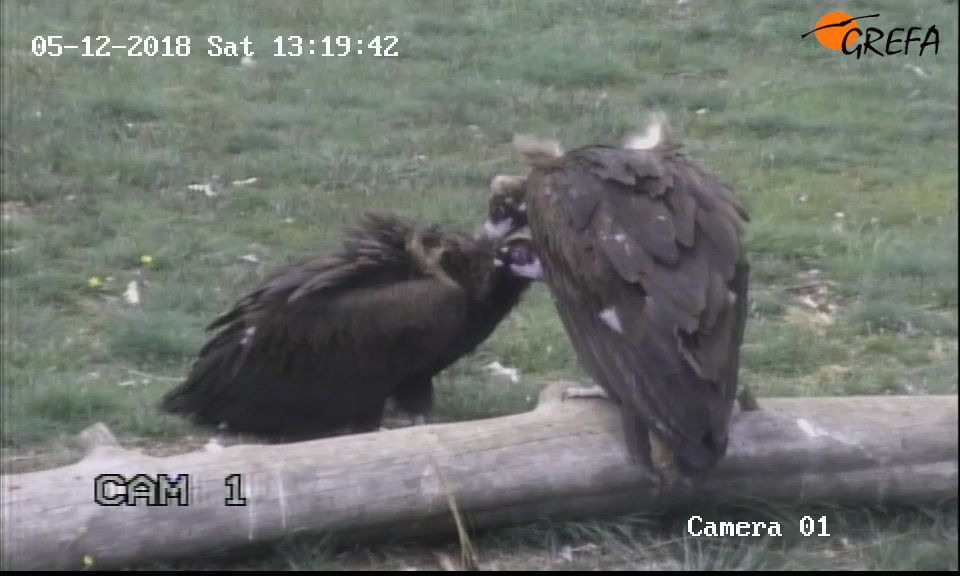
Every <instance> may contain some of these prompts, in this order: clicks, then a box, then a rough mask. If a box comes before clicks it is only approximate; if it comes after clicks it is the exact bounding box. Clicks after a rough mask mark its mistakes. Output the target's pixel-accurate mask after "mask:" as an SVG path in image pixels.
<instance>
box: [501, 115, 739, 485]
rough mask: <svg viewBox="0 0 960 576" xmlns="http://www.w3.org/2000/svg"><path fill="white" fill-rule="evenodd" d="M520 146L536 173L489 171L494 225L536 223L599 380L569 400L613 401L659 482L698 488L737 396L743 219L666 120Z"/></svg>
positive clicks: (563, 312) (568, 323)
mask: <svg viewBox="0 0 960 576" xmlns="http://www.w3.org/2000/svg"><path fill="white" fill-rule="evenodd" d="M514 145H515V147H516V148H517V149H518V150H519V151H520V152H521V153H522V154H523V155H524V156H525V157H526V159H527V163H528V164H529V165H530V171H529V174H528V175H527V176H498V177H496V178H494V180H493V182H492V184H491V188H492V192H493V193H492V196H491V200H490V206H489V220H488V221H487V223H486V226H485V230H486V234H487V235H488V236H489V237H503V236H505V235H506V234H509V233H510V232H512V231H513V230H515V229H517V228H518V227H521V226H525V225H528V224H529V228H530V232H531V234H532V238H533V242H534V249H535V251H536V253H537V254H538V256H539V259H540V262H541V265H542V267H543V274H544V281H545V282H546V283H547V285H548V287H549V290H550V292H551V295H552V297H553V300H554V303H555V305H556V308H557V310H558V312H559V315H560V318H561V320H562V322H563V324H564V327H565V329H566V332H567V334H568V335H569V337H570V340H571V343H572V345H573V348H574V350H575V351H576V354H577V356H578V358H579V359H580V362H581V363H582V365H583V366H584V367H585V369H586V370H587V372H588V373H589V375H590V376H591V377H592V378H593V379H594V380H595V381H596V383H597V384H599V385H600V388H594V389H593V392H590V391H587V392H585V391H584V389H580V390H579V391H577V390H572V391H570V392H569V393H568V394H567V397H568V398H569V397H578V396H579V397H585V396H597V395H602V396H606V397H608V398H610V399H611V400H613V401H615V402H617V403H618V404H619V405H620V406H621V409H622V413H623V423H624V432H625V439H626V442H627V446H628V448H629V451H630V456H631V458H632V460H633V461H634V462H636V463H639V464H641V465H645V466H646V467H647V469H648V470H649V469H650V466H651V465H652V469H653V470H654V471H655V472H656V474H653V475H651V476H652V478H654V479H656V480H660V481H664V482H668V483H669V482H673V481H677V480H681V481H684V482H686V483H693V484H696V483H699V482H700V481H702V480H703V479H704V478H705V476H706V474H707V473H708V472H709V471H710V470H712V469H713V468H714V467H715V466H716V465H717V463H718V462H719V461H720V460H721V459H722V458H723V457H724V455H725V454H726V449H727V427H728V422H729V419H730V417H731V414H732V410H733V405H734V402H735V400H736V397H737V379H738V367H739V357H740V352H739V350H740V345H741V342H742V340H743V334H744V325H745V322H746V317H747V279H748V273H749V266H748V263H747V259H746V256H745V255H744V251H743V246H742V234H743V228H744V225H745V223H746V222H747V221H748V215H747V214H746V212H745V210H744V209H743V208H742V207H741V206H740V205H739V204H738V203H737V200H736V199H735V198H734V196H733V194H732V192H731V190H730V189H729V188H728V187H727V186H726V185H724V184H723V183H721V182H720V181H719V180H718V179H717V178H716V177H714V176H713V175H711V174H710V173H709V172H707V171H706V170H705V169H704V168H702V167H700V166H698V165H697V164H696V163H694V162H692V161H691V160H690V159H689V158H687V156H685V155H684V154H683V152H682V151H681V150H680V148H679V147H678V146H675V145H672V144H671V143H670V142H669V141H668V138H667V137H666V127H665V126H664V125H663V124H662V123H661V122H659V121H658V122H655V123H654V124H652V125H651V126H650V128H648V131H647V133H646V135H643V136H639V137H631V138H628V139H627V140H626V141H625V142H624V144H623V145H621V146H588V147H583V148H579V149H576V150H571V151H569V152H566V153H564V152H563V151H562V150H561V147H560V145H559V144H558V143H556V142H554V141H550V140H538V139H535V138H531V137H518V138H516V139H515V141H514ZM587 390H590V389H587ZM746 402H747V398H746V397H744V398H742V404H741V405H742V406H743V407H744V408H745V409H746V408H747V406H746ZM751 408H752V407H751Z"/></svg>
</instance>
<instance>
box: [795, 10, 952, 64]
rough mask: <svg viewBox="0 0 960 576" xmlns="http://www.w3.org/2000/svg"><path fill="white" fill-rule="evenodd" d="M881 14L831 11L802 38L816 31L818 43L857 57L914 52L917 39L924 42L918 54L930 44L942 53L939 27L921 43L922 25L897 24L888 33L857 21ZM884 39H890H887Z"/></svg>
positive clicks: (921, 54)
mask: <svg viewBox="0 0 960 576" xmlns="http://www.w3.org/2000/svg"><path fill="white" fill-rule="evenodd" d="M879 16H880V14H867V15H865V16H850V15H849V14H845V13H843V12H829V13H827V14H824V15H823V16H821V17H820V19H819V20H817V25H816V27H814V29H813V30H811V31H809V32H807V33H806V34H803V35H801V36H800V38H801V39H804V38H806V37H807V36H809V35H811V34H814V35H815V36H816V39H817V41H818V42H820V43H821V44H823V45H824V46H826V47H827V48H830V49H831V50H842V51H843V53H844V54H847V55H851V54H856V55H857V60H859V59H860V56H865V55H866V54H867V53H868V52H873V53H874V54H876V55H877V56H880V57H881V58H882V57H884V56H894V55H897V54H902V55H903V56H908V55H909V54H910V44H912V43H914V42H916V43H919V44H920V47H919V52H918V49H917V48H916V47H915V48H914V49H913V52H914V53H915V54H917V56H923V54H924V50H926V49H927V47H930V46H932V47H933V53H934V54H938V53H939V52H940V33H939V32H938V31H937V27H936V26H930V27H929V28H927V32H926V35H925V36H924V37H923V41H922V42H921V39H920V34H919V32H920V31H921V30H923V28H921V27H920V26H910V27H908V28H903V27H896V28H893V29H891V30H890V31H889V33H887V32H885V31H884V30H882V29H880V28H875V27H873V26H870V27H868V28H867V30H866V32H864V31H863V30H862V29H861V28H860V27H859V25H858V24H857V21H858V20H866V19H867V18H877V17H879ZM860 36H863V42H861V43H859V44H856V45H854V42H856V41H857V39H858V38H860ZM884 38H886V39H885V40H884Z"/></svg>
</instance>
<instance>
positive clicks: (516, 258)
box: [510, 247, 543, 280]
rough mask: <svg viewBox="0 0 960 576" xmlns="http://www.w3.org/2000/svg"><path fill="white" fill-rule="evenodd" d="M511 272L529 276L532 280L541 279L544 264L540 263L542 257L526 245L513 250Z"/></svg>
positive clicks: (516, 274) (520, 275) (523, 276)
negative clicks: (538, 256)
mask: <svg viewBox="0 0 960 576" xmlns="http://www.w3.org/2000/svg"><path fill="white" fill-rule="evenodd" d="M510 272H511V273H513V275H514V276H519V277H520V278H529V279H530V280H541V279H542V278H543V266H541V265H540V259H539V258H537V256H536V255H535V254H534V253H533V252H531V251H530V250H528V249H527V248H525V247H519V248H514V249H513V250H511V255H510Z"/></svg>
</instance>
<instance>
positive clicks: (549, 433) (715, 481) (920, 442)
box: [2, 383, 958, 569]
mask: <svg viewBox="0 0 960 576" xmlns="http://www.w3.org/2000/svg"><path fill="white" fill-rule="evenodd" d="M567 385H569V383H568V384H567ZM564 386H565V385H564V384H563V383H557V384H554V385H551V386H549V387H547V388H546V389H545V390H544V392H543V394H542V395H541V399H540V404H539V405H538V407H537V408H536V409H535V410H533V411H532V412H528V413H524V414H519V415H514V416H507V417H502V418H495V419H489V420H479V421H470V422H460V423H454V424H440V425H428V426H418V427H410V428H401V429H395V430H390V431H385V432H375V433H370V434H362V435H352V436H340V437H336V438H330V439H325V440H318V441H313V442H304V443H298V444H288V445H270V446H263V445H241V446H233V447H228V448H225V449H223V450H220V451H197V452H192V453H187V454H179V455H175V456H169V457H165V458H154V457H150V456H146V455H143V454H140V453H138V452H133V451H130V450H125V449H123V448H121V447H119V446H118V445H116V443H115V441H111V440H110V435H109V433H107V434H104V430H99V431H95V433H94V434H88V435H87V437H88V438H94V439H95V438H98V437H99V438H101V440H100V441H96V440H90V442H92V443H94V444H96V445H97V447H96V448H94V449H93V450H92V451H91V452H90V454H89V455H88V456H87V457H86V458H84V459H82V460H81V461H80V462H78V463H76V464H73V465H70V466H65V467H61V468H57V469H52V470H44V471H38V472H31V473H25V474H11V475H6V476H3V477H2V524H3V533H2V545H3V550H2V559H3V565H4V567H5V568H6V569H38V568H42V569H77V568H83V567H84V566H85V565H86V566H87V567H89V565H90V564H92V565H93V567H95V568H112V567H117V566H132V565H135V564H138V563H142V562H147V561H156V560H165V559H166V560H172V559H178V558H190V557H197V556H199V555H203V554H206V553H211V552H215V551H220V550H227V549H233V548H238V547H242V546H245V545H248V544H251V543H263V542H266V541H270V540H273V539H276V538H279V537H282V536H285V535H289V534H292V533H294V532H297V531H302V530H309V531H318V532H326V533H333V534H335V535H336V536H337V538H338V539H339V540H341V541H343V540H350V539H361V540H365V541H370V540H372V539H391V538H393V537H402V538H416V537H426V536H437V535H455V534H456V527H455V524H454V520H453V515H452V513H451V509H450V504H449V502H448V496H447V493H446V492H445V490H444V485H447V486H449V488H450V490H451V492H452V495H453V497H454V498H455V502H456V505H457V506H458V508H459V511H460V513H461V514H462V515H463V516H464V517H465V519H466V521H467V522H468V525H469V527H470V529H472V530H476V529H485V528H492V527H499V526H505V525H510V524H517V523H524V522H529V521H533V520H537V519H542V518H555V519H572V518H583V517H596V516H600V515H605V514H610V513H626V512H630V511H637V510H650V509H653V508H658V509H662V507H664V506H672V505H678V504H689V503H696V502H706V501H709V502H712V503H715V502H720V501H723V502H735V501H739V502H743V501H744V500H754V501H755V500H761V501H776V502H789V503H798V502H833V503H893V502H911V501H918V500H926V499H941V498H950V497H955V496H956V494H957V487H958V484H957V478H958V475H957V449H958V443H957V396H909V397H896V396H881V397H839V398H780V399H774V398H766V399H762V400H761V410H760V411H757V412H745V413H740V414H737V415H736V416H735V423H734V425H733V427H732V437H731V444H730V448H729V454H728V456H727V458H726V459H725V460H724V461H723V462H722V464H721V466H720V467H719V469H718V470H717V471H716V473H715V474H714V475H713V477H712V478H711V479H710V480H709V481H708V482H707V483H706V485H704V486H703V487H702V488H701V489H700V490H699V491H694V490H690V489H682V488H678V489H669V490H665V491H662V492H659V493H658V492H657V491H656V490H655V489H653V488H651V487H650V486H649V485H648V484H647V483H646V481H645V480H644V479H643V478H642V476H641V475H640V474H639V473H637V471H636V470H635V469H633V468H631V467H630V466H629V465H628V464H627V459H626V458H627V455H626V449H625V447H624V446H623V442H622V437H621V429H620V420H619V418H618V416H617V412H616V410H615V409H614V408H613V407H612V406H611V405H610V404H608V403H607V402H606V401H603V400H585V399H576V400H567V401H566V402H563V401H561V400H560V399H559V394H560V391H561V390H562V389H563V388H564ZM103 438H106V440H102V439H103ZM438 470H439V471H442V474H443V476H442V478H441V476H440V475H439V474H438ZM110 473H113V474H123V475H126V476H132V475H135V474H149V475H152V476H154V477H155V476H156V475H159V474H169V475H172V476H176V475H180V474H188V475H189V479H190V480H189V504H188V505H185V506H182V505H177V504H176V502H175V501H174V502H173V503H171V504H170V505H168V506H145V505H143V504H142V503H141V504H140V505H137V506H101V505H98V504H97V503H96V502H95V500H94V479H95V478H96V477H97V476H98V475H100V474H110ZM233 474H239V475H240V478H242V484H241V486H242V489H243V492H244V493H243V496H244V497H245V498H246V505H244V506H228V505H225V500H226V499H227V498H228V490H229V489H228V488H227V484H228V483H229V481H228V480H227V478H228V477H229V476H230V475H233Z"/></svg>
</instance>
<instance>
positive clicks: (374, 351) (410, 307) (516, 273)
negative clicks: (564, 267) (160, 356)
mask: <svg viewBox="0 0 960 576" xmlns="http://www.w3.org/2000/svg"><path fill="white" fill-rule="evenodd" d="M537 277H539V263H538V261H537V260H536V257H535V255H534V252H533V251H532V249H531V245H530V240H529V237H528V236H527V235H524V234H523V233H522V232H518V233H517V234H514V235H513V236H511V237H507V238H504V239H490V238H486V237H480V238H471V237H469V236H466V235H462V234H459V233H453V232H448V231H444V230H442V229H440V228H439V227H437V226H418V225H414V224H412V223H410V222H407V221H406V220H402V219H400V218H397V217H394V216H381V215H367V216H366V217H365V218H364V219H363V221H362V223H361V225H360V226H359V227H357V228H355V229H353V230H350V231H349V233H348V234H346V236H345V238H344V240H343V242H342V245H341V247H340V248H339V250H337V251H333V252H330V253H327V254H324V255H321V256H317V257H314V258H312V259H308V260H305V261H302V262H300V263H298V264H296V265H294V266H291V267H289V268H287V269H285V270H282V271H280V272H279V273H276V274H274V275H273V276H271V277H270V278H268V279H267V280H266V281H264V282H263V283H262V284H261V285H260V286H259V287H258V288H257V289H256V290H254V291H253V292H251V293H249V294H248V295H247V296H245V297H244V298H242V299H241V300H240V301H239V302H238V303H237V304H236V305H235V306H234V307H233V309H231V310H230V311H229V312H227V313H226V314H223V315H222V316H220V317H219V318H217V319H216V320H214V322H213V323H212V324H210V326H209V327H208V329H210V330H213V329H218V332H217V333H216V334H215V335H214V336H212V337H211V338H210V340H209V341H208V342H207V343H206V344H205V345H204V347H203V348H202V349H201V351H200V354H199V358H198V359H197V360H196V361H195V363H194V365H193V367H192V370H191V371H190V373H189V375H188V377H187V379H186V380H185V381H184V382H183V383H181V384H180V385H179V386H177V387H176V388H174V389H173V390H171V391H170V392H168V393H167V395H166V396H165V397H164V398H163V399H162V401H161V409H162V410H163V411H166V412H170V413H176V414H180V415H184V416H187V417H189V418H191V419H193V420H194V421H195V422H198V423H201V424H208V425H224V424H225V425H226V427H227V428H228V429H229V430H231V431H235V432H242V433H250V434H254V435H258V436H261V437H264V438H267V439H271V440H279V441H294V440H305V439H310V438H315V437H321V436H325V435H329V434H331V433H336V432H338V431H341V430H344V429H348V430H352V431H354V432H362V431H370V430H376V429H377V428H379V426H380V423H381V419H382V417H383V413H384V408H385V403H386V402H387V400H388V398H393V400H394V401H395V402H396V404H397V407H398V408H399V409H400V410H402V411H404V412H406V413H407V414H409V415H411V416H412V417H414V419H415V420H423V419H424V417H425V416H426V415H427V414H428V413H429V411H430V409H431V408H432V404H433V382H432V379H433V377H434V376H435V375H436V374H437V373H439V372H440V371H442V370H444V369H445V368H447V367H448V366H450V365H451V364H452V363H454V362H455V361H457V360H458V359H459V358H461V357H463V356H464V355H466V354H469V353H471V352H472V351H473V350H474V349H475V348H476V347H477V346H478V345H479V344H480V343H481V342H483V341H484V340H485V339H486V338H487V337H488V336H489V335H490V334H491V333H492V332H493V331H494V329H495V328H496V327H497V325H498V324H499V323H500V321H501V320H503V319H504V317H505V316H506V315H507V314H508V313H509V312H510V311H511V310H512V309H513V308H514V307H515V306H516V305H517V304H518V303H519V301H520V299H521V297H522V295H523V293H524V291H525V290H526V289H527V288H528V287H529V285H530V283H531V281H533V280H534V279H536V278H537Z"/></svg>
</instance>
